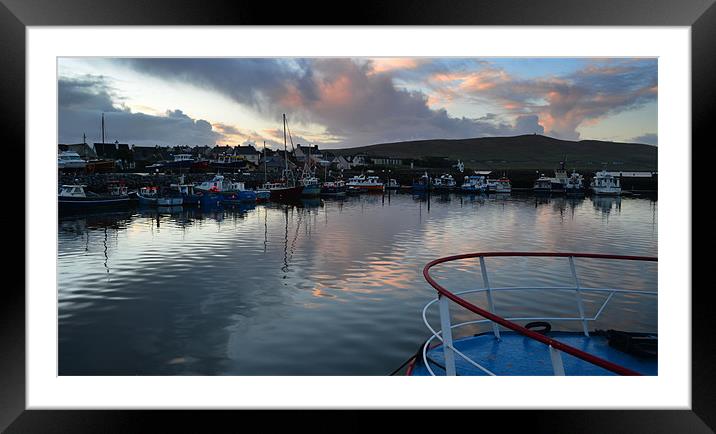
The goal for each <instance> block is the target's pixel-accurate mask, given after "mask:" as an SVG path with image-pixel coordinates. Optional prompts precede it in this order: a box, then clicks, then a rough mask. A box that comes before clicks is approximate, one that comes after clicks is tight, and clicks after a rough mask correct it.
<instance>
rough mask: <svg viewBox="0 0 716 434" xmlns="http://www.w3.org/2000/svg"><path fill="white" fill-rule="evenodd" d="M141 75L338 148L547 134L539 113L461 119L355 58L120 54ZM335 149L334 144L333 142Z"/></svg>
mask: <svg viewBox="0 0 716 434" xmlns="http://www.w3.org/2000/svg"><path fill="white" fill-rule="evenodd" d="M118 61H119V62H122V63H124V64H126V65H129V66H130V67H132V68H133V69H135V70H136V71H139V72H143V73H147V74H151V75H154V76H157V77H160V78H162V79H167V80H177V81H181V82H184V83H190V84H193V85H195V86H199V87H203V88H206V89H210V90H213V91H215V92H217V93H219V94H221V95H225V96H228V97H230V98H232V99H233V100H234V101H236V102H237V103H239V104H243V105H247V106H250V107H253V108H255V109H256V110H258V111H259V112H260V113H262V114H264V115H265V116H267V117H269V118H271V119H275V120H276V121H277V122H280V116H281V113H286V114H287V116H288V117H289V120H290V122H291V123H292V124H293V125H296V123H304V124H309V123H310V124H318V125H321V126H323V127H324V128H325V130H326V134H328V135H330V136H333V137H336V138H338V139H339V140H341V143H340V144H339V145H338V146H355V145H365V144H372V143H380V142H390V141H400V140H412V139H431V138H464V137H480V136H488V135H517V134H523V133H524V132H543V131H544V130H543V129H542V128H541V127H539V125H536V123H535V122H532V121H533V118H529V119H521V120H519V121H518V124H517V125H512V124H510V123H508V122H499V121H498V120H497V119H494V118H490V119H487V118H483V119H469V118H464V117H463V118H455V117H451V116H449V115H448V113H447V111H445V110H444V109H437V110H435V109H431V108H430V107H429V106H428V103H427V97H426V95H425V94H423V93H421V92H416V91H409V90H405V89H399V88H397V87H396V86H395V84H394V82H393V78H392V76H391V74H389V73H384V74H376V73H374V70H373V65H372V64H371V62H366V61H354V60H352V59H335V58H331V59H121V60H118ZM332 145H333V146H335V145H336V144H335V143H334V144H332Z"/></svg>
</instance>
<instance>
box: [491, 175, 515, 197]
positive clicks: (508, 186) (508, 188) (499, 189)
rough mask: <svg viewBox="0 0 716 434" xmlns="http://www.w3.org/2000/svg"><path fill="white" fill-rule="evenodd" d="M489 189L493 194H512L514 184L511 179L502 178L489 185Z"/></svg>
mask: <svg viewBox="0 0 716 434" xmlns="http://www.w3.org/2000/svg"><path fill="white" fill-rule="evenodd" d="M489 189H490V192H491V193H511V192H512V183H511V182H510V180H509V178H505V177H502V178H500V179H496V180H493V182H492V183H491V184H489Z"/></svg>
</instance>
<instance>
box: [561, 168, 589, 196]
mask: <svg viewBox="0 0 716 434" xmlns="http://www.w3.org/2000/svg"><path fill="white" fill-rule="evenodd" d="M564 191H565V193H567V194H568V195H571V196H573V195H579V194H584V177H583V176H582V175H580V174H579V173H577V171H576V170H572V173H571V175H569V177H568V178H567V183H566V184H565V186H564Z"/></svg>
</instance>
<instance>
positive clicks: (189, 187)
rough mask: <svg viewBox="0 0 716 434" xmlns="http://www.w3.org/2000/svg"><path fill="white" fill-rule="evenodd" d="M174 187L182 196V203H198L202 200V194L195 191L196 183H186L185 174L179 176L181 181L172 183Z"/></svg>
mask: <svg viewBox="0 0 716 434" xmlns="http://www.w3.org/2000/svg"><path fill="white" fill-rule="evenodd" d="M171 187H172V188H174V189H176V191H177V192H178V193H179V195H181V197H182V205H196V204H198V203H199V200H201V194H197V193H195V192H194V184H186V183H185V182H184V175H182V176H181V178H179V183H177V184H172V185H171Z"/></svg>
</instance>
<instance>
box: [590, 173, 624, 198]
mask: <svg viewBox="0 0 716 434" xmlns="http://www.w3.org/2000/svg"><path fill="white" fill-rule="evenodd" d="M590 186H591V188H592V191H593V192H594V194H597V195H605V196H619V195H620V194H621V193H622V188H621V185H619V178H618V177H615V176H613V175H612V174H610V173H609V172H607V171H606V169H605V170H602V171H599V172H597V173H596V174H595V175H594V178H593V179H592V182H591V185H590Z"/></svg>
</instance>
